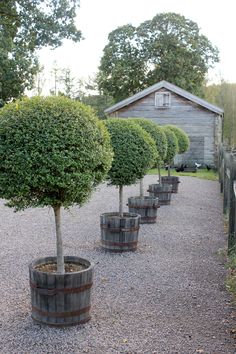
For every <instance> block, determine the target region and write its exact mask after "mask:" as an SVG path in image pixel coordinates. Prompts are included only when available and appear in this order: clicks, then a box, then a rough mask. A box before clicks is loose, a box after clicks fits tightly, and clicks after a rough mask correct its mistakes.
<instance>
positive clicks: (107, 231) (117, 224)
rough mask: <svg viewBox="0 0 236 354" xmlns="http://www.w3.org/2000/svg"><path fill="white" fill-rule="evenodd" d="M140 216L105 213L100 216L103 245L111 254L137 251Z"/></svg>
mask: <svg viewBox="0 0 236 354" xmlns="http://www.w3.org/2000/svg"><path fill="white" fill-rule="evenodd" d="M139 224H140V215H139V214H135V213H124V216H123V217H122V218H121V217H120V216H119V213H104V214H102V215H101V216H100V226H101V244H102V247H103V248H104V249H106V250H108V251H111V252H125V251H135V250H136V249H137V244H138V233H139Z"/></svg>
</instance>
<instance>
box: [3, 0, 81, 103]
mask: <svg viewBox="0 0 236 354" xmlns="http://www.w3.org/2000/svg"><path fill="white" fill-rule="evenodd" d="M78 7H79V0H57V1H56V0H47V1H44V0H10V1H2V2H1V8H0V99H1V100H2V102H5V101H8V100H10V99H11V98H16V97H19V96H20V95H22V94H23V92H24V89H25V88H28V89H30V88H32V85H33V78H34V75H35V74H36V72H37V70H38V62H37V58H36V55H35V51H36V50H38V49H40V48H42V47H44V46H50V47H52V48H55V47H58V46H60V45H61V44H62V40H63V39H71V40H73V41H79V40H80V39H81V32H80V31H79V30H77V28H76V26H75V22H74V20H75V16H76V9H77V8H78Z"/></svg>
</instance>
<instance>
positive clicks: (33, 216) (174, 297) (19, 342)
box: [0, 176, 236, 354]
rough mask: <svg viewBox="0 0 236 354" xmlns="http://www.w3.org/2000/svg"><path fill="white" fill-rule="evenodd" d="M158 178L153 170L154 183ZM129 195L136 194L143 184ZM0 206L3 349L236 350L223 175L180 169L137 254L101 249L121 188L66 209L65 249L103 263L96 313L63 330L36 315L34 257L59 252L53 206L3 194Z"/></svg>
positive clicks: (144, 229)
mask: <svg viewBox="0 0 236 354" xmlns="http://www.w3.org/2000/svg"><path fill="white" fill-rule="evenodd" d="M155 180H156V178H155V176H146V177H145V185H146V187H148V184H149V183H155ZM146 189H147V188H146ZM125 194H126V197H128V196H135V195H138V185H135V186H131V187H126V188H125ZM126 200H127V199H126ZM125 203H126V201H125ZM0 209H1V210H0V212H1V220H0V233H1V236H0V237H1V249H0V252H1V258H0V267H1V272H0V283H1V290H0V308H1V317H0V328H1V329H0V353H1V354H31V353H32V354H44V353H47V354H50V353H56V354H64V353H68V354H73V353H77V354H78V353H93V354H106V353H146V354H149V353H150V354H151V353H158V354H162V353H168V354H174V353H176V354H177V353H178V354H190V353H203V354H226V353H227V354H233V353H235V352H236V350H235V347H234V342H233V336H232V335H231V334H230V329H232V328H233V326H235V324H233V309H232V308H231V304H230V296H229V294H228V293H227V292H226V290H225V286H224V281H225V276H226V270H225V268H224V265H223V261H222V258H220V257H219V255H218V254H217V252H218V250H219V249H221V248H224V247H225V246H226V238H225V237H224V236H223V216H222V196H221V195H220V193H219V185H218V182H212V181H206V180H200V179H197V178H192V177H181V184H180V187H179V193H178V194H176V195H173V197H172V203H171V205H169V206H162V207H161V208H160V209H158V221H157V223H156V224H150V225H142V226H141V228H140V234H139V246H138V250H137V251H136V252H134V253H132V252H131V253H125V254H110V253H108V252H104V251H103V250H102V249H101V248H100V244H99V238H100V229H99V215H100V214H101V213H103V212H109V211H117V209H118V190H117V189H116V188H114V187H106V186H105V185H102V186H100V187H99V189H98V190H97V191H96V192H95V193H94V194H93V197H92V198H91V201H90V202H89V203H88V204H86V205H85V206H83V207H82V208H80V209H79V208H78V207H74V208H72V209H71V210H70V211H69V212H68V211H65V212H63V219H62V221H63V233H64V246H65V254H67V255H78V256H81V257H83V258H87V259H89V260H92V261H94V262H95V263H96V267H95V279H94V287H93V297H92V311H91V315H92V319H91V321H90V322H89V323H87V324H85V325H81V326H75V327H70V328H65V329H58V328H51V327H47V326H41V325H38V324H35V323H34V322H33V321H32V319H31V317H30V295H29V285H28V263H29V262H30V261H32V260H33V259H34V258H36V257H40V256H48V255H54V253H55V236H54V220H53V213H52V210H49V209H47V208H45V209H29V210H26V211H25V212H20V213H14V212H13V211H12V210H11V209H9V208H7V207H5V206H4V205H3V202H1V205H0Z"/></svg>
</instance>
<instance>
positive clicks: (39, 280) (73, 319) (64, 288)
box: [29, 256, 94, 327]
mask: <svg viewBox="0 0 236 354" xmlns="http://www.w3.org/2000/svg"><path fill="white" fill-rule="evenodd" d="M55 262H56V257H46V258H38V259H37V260H35V261H34V262H32V263H31V264H30V265H29V274H30V288H31V304H32V318H33V319H34V320H35V321H37V322H40V323H43V324H47V325H51V326H60V327H61V326H69V325H77V324H82V323H85V322H87V321H89V320H90V306H91V305H90V299H91V287H92V284H93V267H94V265H93V264H92V263H90V262H89V261H87V260H85V259H82V258H79V257H70V256H67V257H65V263H73V264H78V265H82V266H84V267H85V269H83V270H81V271H77V272H71V273H65V274H57V273H49V272H43V271H40V270H38V269H35V267H37V266H39V265H42V264H49V263H55Z"/></svg>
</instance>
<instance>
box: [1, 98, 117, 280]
mask: <svg viewBox="0 0 236 354" xmlns="http://www.w3.org/2000/svg"><path fill="white" fill-rule="evenodd" d="M0 151H1V159H0V196H1V197H2V198H4V199H7V200H8V203H7V205H8V206H11V207H14V208H15V209H16V210H20V209H24V208H27V207H38V206H41V207H44V206H52V208H53V210H54V213H55V221H56V230H57V241H58V242H61V239H60V238H61V235H60V233H59V231H58V227H59V222H60V208H61V207H62V206H64V207H66V208H67V207H69V206H71V205H73V204H80V205H81V204H83V203H84V202H85V201H86V200H87V199H88V198H89V196H90V194H91V192H92V190H93V188H94V187H95V186H96V185H97V184H98V183H100V182H101V181H102V180H103V178H104V177H105V175H106V174H107V171H108V170H109V168H110V166H111V160H112V149H111V146H110V139H109V135H108V132H107V130H106V129H105V127H104V126H103V123H102V122H100V121H99V120H98V119H97V118H96V117H95V115H94V113H93V111H92V110H91V109H90V108H89V107H86V106H85V105H83V104H81V103H79V102H75V101H72V100H70V99H68V98H65V97H47V98H42V97H34V98H31V99H24V100H22V101H16V102H15V103H11V104H8V105H6V106H5V107H4V108H2V109H1V110H0ZM59 229H60V227H59ZM59 239H60V240H59ZM58 252H59V253H60V254H59V253H58V257H57V265H58V271H59V272H60V273H63V272H64V271H63V269H64V258H63V251H62V249H60V251H58Z"/></svg>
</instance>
